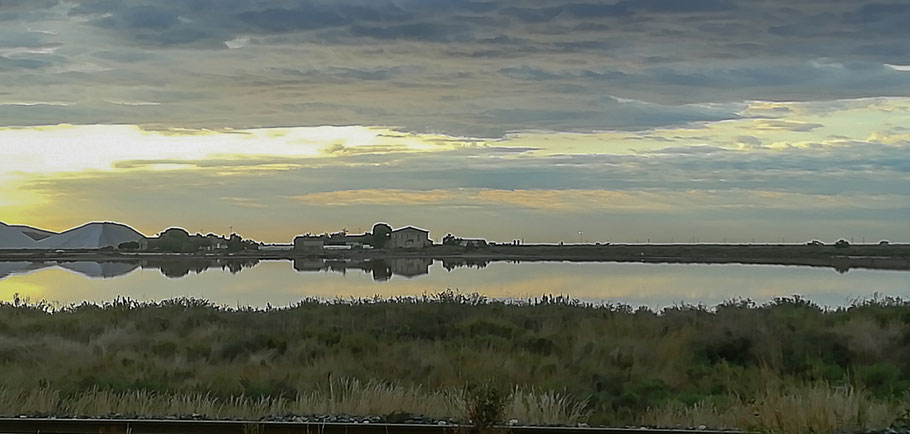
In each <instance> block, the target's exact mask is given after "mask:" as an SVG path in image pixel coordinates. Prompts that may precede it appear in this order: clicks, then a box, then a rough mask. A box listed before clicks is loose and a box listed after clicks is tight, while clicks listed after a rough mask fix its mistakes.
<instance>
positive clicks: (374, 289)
mask: <svg viewBox="0 0 910 434" xmlns="http://www.w3.org/2000/svg"><path fill="white" fill-rule="evenodd" d="M466 265H467V266H466ZM446 289H452V290H459V291H462V292H479V293H482V294H485V295H487V296H489V297H495V298H527V297H535V296H539V295H542V294H568V295H571V296H573V297H576V298H580V299H585V300H592V301H609V302H621V303H628V304H632V305H635V306H638V305H647V306H650V307H654V308H659V307H662V306H667V305H672V304H674V303H679V302H686V303H705V304H716V303H719V302H721V301H724V300H728V299H730V298H735V297H738V298H751V299H753V300H756V301H765V300H768V299H771V298H773V297H775V296H782V295H793V294H801V295H803V296H806V297H807V298H809V299H811V300H813V301H815V302H818V303H820V304H823V305H827V306H836V305H843V304H848V303H849V302H850V300H852V299H854V298H857V297H870V296H872V295H873V294H876V293H878V294H882V295H892V296H901V297H905V298H910V272H901V271H876V270H862V269H855V270H850V271H849V272H847V273H844V274H841V273H838V272H836V271H835V270H833V269H828V268H808V267H784V266H753V265H675V264H674V265H670V264H637V263H569V262H524V263H504V262H494V263H489V264H453V263H442V262H440V261H435V262H434V261H431V260H402V261H389V262H386V261H377V262H373V263H362V264H346V265H345V264H333V263H325V262H316V261H297V262H295V263H291V262H287V261H278V262H260V263H256V262H253V263H229V264H225V263H206V262H181V263H169V264H150V263H147V262H146V263H142V264H140V263H100V264H99V263H93V262H77V263H61V264H57V263H28V262H16V263H9V262H7V263H3V262H0V297H2V299H4V300H10V299H11V298H12V296H13V294H15V293H18V294H20V295H22V296H26V297H29V298H31V299H32V300H40V299H45V300H49V301H56V302H60V303H64V304H65V303H73V302H81V301H83V300H88V301H104V300H110V299H113V298H115V297H117V296H126V297H131V298H134V299H139V300H159V299H163V298H171V297H179V296H193V297H203V298H206V299H209V300H212V301H214V302H216V303H221V304H227V305H238V304H239V305H252V306H264V305H266V304H267V303H270V304H272V305H273V306H274V305H279V306H280V305H285V304H288V303H293V302H295V301H298V300H300V299H301V298H305V297H326V298H333V297H345V298H346V297H369V296H373V295H376V294H378V295H382V296H395V295H420V294H423V293H433V292H438V291H443V290H446Z"/></svg>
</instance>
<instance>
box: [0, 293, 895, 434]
mask: <svg viewBox="0 0 910 434" xmlns="http://www.w3.org/2000/svg"><path fill="white" fill-rule="evenodd" d="M0 372H3V375H0V387H2V388H5V389H4V390H6V392H4V394H6V395H5V396H13V395H16V396H18V395H17V394H23V393H25V394H26V395H23V396H21V397H19V398H16V399H12V398H9V399H7V398H4V399H7V401H3V402H8V403H7V404H4V406H3V407H0V410H2V411H3V412H5V413H7V414H13V413H20V412H21V413H29V412H61V411H66V412H71V413H78V412H83V411H84V412H88V413H94V414H98V413H107V412H114V413H124V414H125V413H131V412H132V413H135V414H146V413H145V412H149V411H152V410H154V411H155V412H156V413H161V412H163V413H180V412H187V413H193V412H195V413H205V414H207V415H211V416H213V417H222V416H230V415H235V417H239V415H248V416H249V417H253V416H256V415H259V416H260V417H261V416H262V415H267V414H272V413H271V412H274V411H291V410H293V411H295V412H296V411H301V412H305V413H307V412H312V413H322V412H325V413H331V412H346V413H353V414H377V413H386V412H392V411H411V412H414V413H423V414H427V415H433V416H449V417H461V416H462V415H463V414H464V412H465V405H466V404H465V403H464V400H465V398H464V397H463V396H462V395H463V394H462V393H461V392H460V391H461V390H463V389H464V388H465V387H466V385H470V384H486V383H493V384H494V385H495V387H497V388H498V389H499V390H503V391H511V392H509V396H510V398H509V399H510V401H509V402H508V405H507V406H506V410H505V412H506V413H507V414H508V415H509V416H508V417H509V418H510V419H512V418H514V419H518V420H519V421H521V422H527V423H549V422H554V421H560V422H576V421H584V420H587V421H589V422H590V423H592V424H609V425H626V424H636V423H648V424H656V425H708V426H723V425H727V426H737V427H754V426H760V427H765V428H767V430H769V431H772V432H782V431H781V430H786V429H803V428H806V427H812V428H811V429H812V430H815V431H814V432H830V431H829V430H830V429H831V427H832V426H844V427H849V426H856V427H862V426H870V427H871V426H884V425H887V424H888V423H889V422H888V421H889V419H890V420H894V419H895V418H897V417H898V414H899V413H900V412H901V411H902V408H903V407H904V406H905V405H906V402H907V398H906V394H907V391H908V390H910V303H908V302H907V301H905V300H900V299H889V298H876V299H871V300H857V301H856V302H855V303H854V304H852V305H851V306H848V307H844V308H838V309H833V310H826V309H822V308H819V307H818V306H816V305H814V304H812V303H809V302H807V301H806V300H804V299H802V298H799V297H788V298H779V299H776V300H774V301H772V302H769V303H766V304H763V305H756V304H755V303H752V302H750V301H748V300H734V301H730V302H727V303H723V304H721V305H718V306H714V307H710V308H709V307H705V306H690V305H680V306H673V307H670V308H667V309H663V310H662V311H660V312H654V311H650V310H647V309H634V308H632V307H629V306H624V305H596V306H595V305H587V304H584V303H580V302H577V301H574V300H571V299H568V298H565V297H546V298H543V299H535V300H526V301H524V302H509V303H506V302H500V301H492V300H487V299H486V298H484V297H482V296H479V295H476V294H469V295H464V294H458V293H453V292H445V293H442V294H437V295H427V296H423V297H405V298H393V299H379V298H376V299H368V300H331V301H323V300H304V301H301V302H300V303H297V304H295V305H292V306H287V307H282V308H273V307H270V308H267V309H248V308H226V307H223V306H216V305H213V304H211V303H209V302H207V301H204V300H198V299H174V300H165V301H161V302H148V303H141V302H136V301H132V300H128V299H117V300H113V301H111V302H107V303H103V304H100V305H94V304H87V303H84V304H80V305H72V306H54V305H49V304H47V303H27V302H23V301H22V300H14V301H13V302H11V303H0ZM340 379H344V380H340ZM54 394H56V395H54ZM42 397H44V398H42ZM131 397H135V398H131ZM80 399H85V400H88V401H86V402H85V403H83V404H79V403H80V402H82V401H80ZM238 400H240V401H238ZM48 402H56V403H57V404H54V405H50V404H48ZM92 402H94V403H97V405H98V407H97V408H90V404H89V403H92ZM129 402H135V404H134V405H136V406H141V405H153V404H151V403H155V404H154V405H155V407H153V408H151V409H149V410H143V409H142V408H141V407H129V408H126V407H118V406H122V405H126V404H125V403H129ZM143 403H146V404H143ZM167 403H177V404H167ZM179 403H183V404H179ZM178 404H179V405H178ZM168 405H171V406H172V407H168ZM193 409H197V410H193ZM243 409H247V410H243ZM756 414H758V416H756ZM799 421H802V422H799ZM800 423H802V424H803V425H799V424H800ZM825 427H827V428H825ZM807 429H808V428H807Z"/></svg>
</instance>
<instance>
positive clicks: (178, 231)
mask: <svg viewBox="0 0 910 434" xmlns="http://www.w3.org/2000/svg"><path fill="white" fill-rule="evenodd" d="M135 244H136V245H135V249H138V248H139V243H135ZM122 247H124V248H125V249H132V247H133V246H122ZM258 248H259V245H258V244H257V243H256V242H254V241H252V240H244V239H243V238H242V237H240V235H237V234H231V236H230V238H225V237H222V236H217V235H214V234H208V235H202V234H196V235H190V234H189V232H187V231H186V230H185V229H182V228H170V229H167V230H165V231H164V232H162V233H160V234H158V236H157V237H155V238H149V239H148V249H149V250H150V251H153V252H171V253H174V252H176V253H192V252H196V251H200V250H224V251H228V252H239V251H243V250H257V249H258ZM135 249H133V250H135Z"/></svg>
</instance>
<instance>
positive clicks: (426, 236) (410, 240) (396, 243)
mask: <svg viewBox="0 0 910 434" xmlns="http://www.w3.org/2000/svg"><path fill="white" fill-rule="evenodd" d="M432 245H433V242H432V241H430V231H425V230H423V229H419V228H415V227H413V226H405V227H403V228H400V229H395V230H394V231H392V237H391V239H389V242H388V245H387V246H388V247H390V248H393V249H408V248H410V249H422V248H424V247H429V246H432Z"/></svg>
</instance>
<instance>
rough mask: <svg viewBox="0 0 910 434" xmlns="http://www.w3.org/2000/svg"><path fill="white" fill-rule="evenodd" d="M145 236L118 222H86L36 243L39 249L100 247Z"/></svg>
mask: <svg viewBox="0 0 910 434" xmlns="http://www.w3.org/2000/svg"><path fill="white" fill-rule="evenodd" d="M143 238H145V236H143V235H142V234H140V233H139V232H137V231H136V230H135V229H133V228H131V227H129V226H126V225H122V224H120V223H108V222H105V223H88V224H86V225H83V226H80V227H78V228H75V229H70V230H68V231H66V232H63V233H60V234H57V235H53V236H50V237H47V238H45V239H43V240H41V241H38V242H37V243H36V244H37V246H38V248H41V249H101V248H104V247H117V246H119V245H120V244H123V243H126V242H129V241H139V240H141V239H143Z"/></svg>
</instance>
